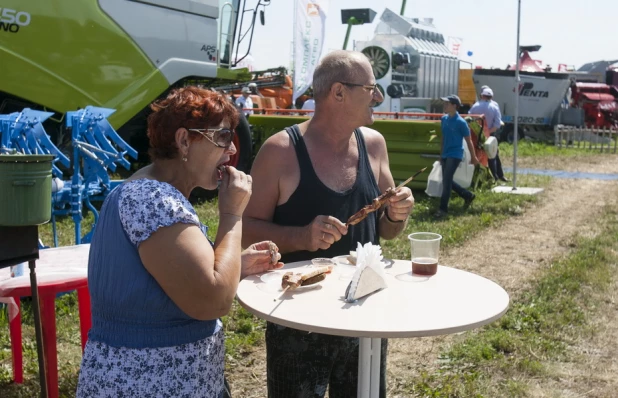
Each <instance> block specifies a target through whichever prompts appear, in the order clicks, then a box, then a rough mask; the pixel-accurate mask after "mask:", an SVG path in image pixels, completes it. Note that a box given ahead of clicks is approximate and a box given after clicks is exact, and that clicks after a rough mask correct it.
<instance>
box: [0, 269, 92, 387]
mask: <svg viewBox="0 0 618 398" xmlns="http://www.w3.org/2000/svg"><path fill="white" fill-rule="evenodd" d="M37 282H38V290H39V300H40V303H41V324H42V326H43V349H44V355H45V365H46V366H45V368H46V372H47V373H46V374H47V391H48V395H49V398H57V397H58V355H57V350H56V303H55V299H56V295H57V294H58V293H63V292H71V291H73V290H77V299H78V303H79V324H80V330H81V341H82V352H83V350H84V347H85V346H86V341H87V340H88V331H89V330H90V327H91V325H92V317H91V315H90V293H89V291H88V278H87V276H86V273H85V272H72V273H71V272H60V273H56V274H51V273H50V274H42V275H37ZM31 295H32V291H31V289H30V279H29V277H28V276H27V275H26V276H22V277H18V278H12V279H9V280H5V281H2V282H0V297H12V298H13V299H14V300H15V304H16V305H17V314H16V315H15V317H14V318H13V319H11V320H10V322H9V329H10V335H11V353H12V355H13V380H14V381H15V383H19V384H21V383H23V381H24V373H23V353H22V345H21V339H22V333H21V315H20V313H19V306H20V299H19V298H20V297H29V296H31ZM14 311H15V309H14V308H13V310H11V309H10V313H11V315H13V314H14ZM9 319H10V316H9Z"/></svg>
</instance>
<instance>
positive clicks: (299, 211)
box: [273, 125, 380, 263]
mask: <svg viewBox="0 0 618 398" xmlns="http://www.w3.org/2000/svg"><path fill="white" fill-rule="evenodd" d="M285 130H286V132H287V133H288V135H289V136H290V139H291V140H292V143H293V145H294V148H295V149H296V157H297V158H298V165H299V167H300V182H299V184H298V187H297V188H296V190H295V191H294V193H293V194H292V196H290V198H289V199H288V201H287V202H286V203H284V204H282V205H280V206H277V207H276V208H275V214H274V216H273V222H274V223H275V224H278V225H286V226H288V225H289V226H305V225H308V224H309V223H311V221H313V219H314V218H315V217H316V216H319V215H328V216H333V217H336V218H338V219H339V220H341V222H344V223H345V222H346V220H347V219H348V217H350V216H351V215H352V214H354V213H356V212H357V211H358V210H360V209H361V208H363V206H366V205H368V204H371V201H372V200H373V199H374V198H376V197H377V196H379V195H380V189H379V188H378V184H377V183H376V179H375V177H374V175H373V171H372V170H371V166H370V164H369V158H368V156H367V148H366V147H365V140H364V139H363V134H362V133H361V131H360V130H359V129H357V130H355V131H354V134H355V136H356V142H357V144H358V169H357V172H356V181H355V182H354V185H353V186H352V187H351V188H350V189H348V190H347V191H345V192H336V191H333V190H332V189H330V188H328V187H327V186H326V185H324V183H322V181H320V179H319V178H318V176H317V174H316V173H315V170H314V169H313V165H312V164H311V159H310V158H309V152H308V151H307V147H306V146H305V141H304V140H303V137H302V135H301V134H300V129H299V128H298V126H297V125H294V126H292V127H288V128H286V129H285ZM357 242H360V243H361V244H365V243H367V242H371V243H373V244H376V245H377V244H379V235H378V212H373V213H370V214H369V216H368V217H367V218H366V219H364V220H363V221H361V222H360V223H358V224H356V225H352V226H350V227H349V228H348V234H347V235H344V236H342V237H341V240H339V241H338V242H335V243H334V244H333V245H332V246H331V247H329V248H328V249H327V250H318V251H315V252H309V251H306V250H304V251H298V252H291V253H286V254H283V255H282V258H281V261H283V262H286V263H289V262H293V261H302V260H309V259H312V258H316V257H329V258H330V257H335V256H339V255H343V254H349V252H350V250H356V245H357Z"/></svg>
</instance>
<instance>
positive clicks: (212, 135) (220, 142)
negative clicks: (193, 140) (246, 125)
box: [187, 128, 234, 149]
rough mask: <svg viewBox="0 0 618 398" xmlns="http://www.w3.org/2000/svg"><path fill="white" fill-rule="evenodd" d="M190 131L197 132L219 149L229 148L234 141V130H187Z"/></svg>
mask: <svg viewBox="0 0 618 398" xmlns="http://www.w3.org/2000/svg"><path fill="white" fill-rule="evenodd" d="M187 130H188V131H195V132H196V133H200V134H201V135H203V136H204V138H206V139H207V140H208V141H210V142H212V143H213V144H214V145H215V146H216V147H218V148H225V149H227V148H229V147H230V145H232V141H234V130H231V129H226V128H220V129H187Z"/></svg>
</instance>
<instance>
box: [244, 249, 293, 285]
mask: <svg viewBox="0 0 618 398" xmlns="http://www.w3.org/2000/svg"><path fill="white" fill-rule="evenodd" d="M269 244H270V242H269V241H267V240H266V241H263V242H259V243H254V244H252V245H251V246H249V247H248V248H246V249H245V250H243V252H242V253H241V254H240V256H241V271H240V279H243V278H245V277H247V276H249V275H253V274H259V273H261V272H266V271H270V270H273V269H279V268H281V267H283V263H282V262H280V261H279V260H281V254H279V253H277V263H275V264H273V263H271V261H270V260H271V258H270V254H271V253H270V250H269Z"/></svg>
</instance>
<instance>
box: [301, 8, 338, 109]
mask: <svg viewBox="0 0 618 398" xmlns="http://www.w3.org/2000/svg"><path fill="white" fill-rule="evenodd" d="M329 3H330V0H297V2H296V17H295V18H294V95H293V100H292V101H293V102H296V98H298V97H300V96H301V95H303V93H304V92H305V91H307V89H308V88H309V87H311V83H312V82H313V71H314V70H315V67H316V66H317V64H318V61H319V60H320V56H321V55H322V49H323V48H324V30H325V28H326V15H327V14H328V5H329Z"/></svg>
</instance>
